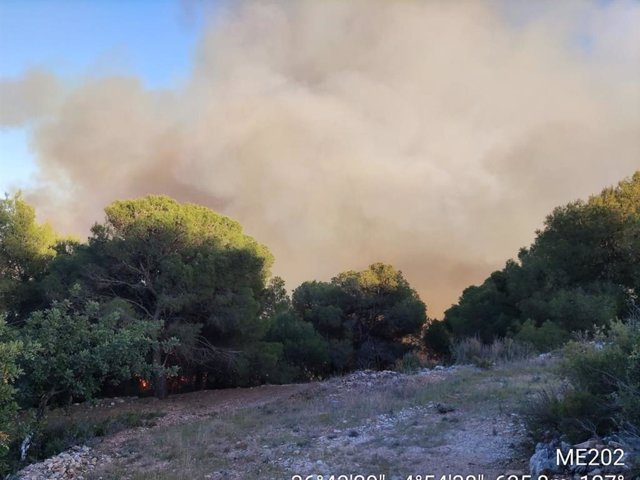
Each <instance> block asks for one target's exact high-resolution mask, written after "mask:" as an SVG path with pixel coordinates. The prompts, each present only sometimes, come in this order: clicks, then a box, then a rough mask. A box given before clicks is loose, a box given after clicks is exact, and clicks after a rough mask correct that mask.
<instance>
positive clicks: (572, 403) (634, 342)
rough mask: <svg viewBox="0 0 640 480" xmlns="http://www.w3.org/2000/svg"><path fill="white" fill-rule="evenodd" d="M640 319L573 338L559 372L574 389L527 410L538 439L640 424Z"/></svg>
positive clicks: (572, 436) (625, 428)
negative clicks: (552, 434)
mask: <svg viewBox="0 0 640 480" xmlns="http://www.w3.org/2000/svg"><path fill="white" fill-rule="evenodd" d="M639 327H640V324H639V323H638V322H637V321H636V320H634V319H630V320H629V321H627V322H622V321H619V320H616V321H613V322H611V324H610V325H609V327H608V328H607V329H606V330H605V329H599V330H598V331H597V332H596V334H595V336H594V338H593V339H591V340H588V339H585V338H583V339H581V340H574V341H571V342H569V343H568V344H567V345H566V346H565V348H564V350H563V353H564V360H563V361H562V363H561V364H560V373H561V374H562V375H563V376H564V377H565V378H566V379H567V380H568V382H569V388H568V389H567V390H566V391H564V392H562V393H560V394H555V395H553V396H551V395H548V394H545V395H542V396H541V398H538V399H537V401H536V402H534V404H533V405H532V406H530V408H529V411H528V412H527V413H526V414H525V416H526V417H527V418H528V421H527V424H528V428H529V431H530V432H531V434H532V435H533V437H534V438H536V437H540V434H541V431H551V432H555V433H557V434H559V435H564V436H566V437H567V438H568V439H569V440H572V441H580V440H584V439H586V438H589V437H590V436H593V435H599V436H603V435H610V434H612V433H615V432H621V431H638V428H640V402H638V398H640V375H638V372H639V370H638V368H639V352H640V328H639Z"/></svg>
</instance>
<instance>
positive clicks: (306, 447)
mask: <svg viewBox="0 0 640 480" xmlns="http://www.w3.org/2000/svg"><path fill="white" fill-rule="evenodd" d="M549 367H550V365H549V360H548V359H546V358H544V357H542V358H536V359H533V360H529V361H524V362H518V363H514V364H509V365H503V366H498V367H495V368H493V369H490V370H481V369H478V368H475V367H470V366H462V367H460V366H456V367H450V368H442V367H437V368H436V369H432V370H427V369H425V370H421V371H419V372H418V373H414V374H401V373H397V372H356V373H353V374H351V375H348V376H346V377H336V378H333V379H330V380H327V381H325V382H316V383H308V384H298V385H283V386H275V385H267V386H262V387H256V388H248V389H227V390H217V391H203V392H196V393H191V394H183V395H176V396H172V397H170V398H169V399H168V400H166V401H163V402H160V401H157V400H155V399H125V400H124V401H123V400H115V401H113V402H109V401H103V402H102V403H101V404H99V406H96V407H94V408H89V407H88V406H86V405H83V406H76V407H74V409H75V410H74V411H73V412H72V415H73V418H74V419H75V420H77V419H78V418H83V417H85V418H87V416H89V417H92V418H97V417H102V416H104V417H109V416H118V415H122V414H123V413H128V414H133V413H135V414H138V415H147V416H152V415H151V414H156V415H157V417H156V419H155V420H154V425H153V426H148V427H139V428H134V429H129V430H125V431H122V432H119V433H117V434H115V435H111V436H107V437H105V438H103V439H102V440H101V441H98V442H96V443H95V445H93V446H92V449H91V450H87V451H85V452H82V451H80V450H78V451H76V452H75V453H72V454H71V455H68V456H67V460H66V461H65V460H64V459H60V457H58V459H57V460H56V459H54V460H49V461H48V463H47V462H44V463H42V464H38V465H34V466H31V467H29V468H28V469H27V471H26V472H24V474H23V477H22V478H25V479H27V478H28V479H34V480H35V479H40V478H65V479H79V478H85V479H103V480H107V479H132V480H133V479H136V480H142V479H158V480H159V479H162V480H168V479H185V478H189V479H192V478H193V479H195V478H204V479H222V478H226V479H241V478H261V479H270V478H273V479H283V478H291V477H292V476H293V475H296V474H300V475H309V474H322V475H330V474H335V475H338V474H354V475H355V474H367V475H370V474H375V475H380V474H385V476H386V477H385V478H387V479H393V478H405V477H406V476H407V475H410V474H415V475H418V474H421V475H425V474H429V473H430V474H479V473H483V474H485V476H488V477H491V476H494V475H499V474H502V473H505V472H507V471H524V470H526V469H527V467H526V465H527V462H528V456H529V455H530V453H531V446H530V445H527V444H526V438H525V435H524V430H523V428H522V424H521V421H520V418H519V413H518V412H519V411H520V410H521V408H522V406H523V405H524V404H526V403H527V401H528V399H530V398H531V397H532V395H534V394H535V392H536V391H538V390H540V389H541V388H542V387H544V386H549V385H550V384H552V383H554V382H556V380H555V379H554V377H553V375H552V374H551V373H550V368H549ZM120 402H122V403H120ZM59 415H62V413H61V412H58V415H52V418H54V419H55V418H56V417H58V420H59V419H60V418H59ZM74 455H75V456H76V457H78V458H81V459H82V458H84V459H86V462H85V465H84V466H83V465H81V464H82V463H83V462H82V461H78V462H77V463H78V465H77V466H76V467H73V468H69V469H67V470H66V471H65V465H68V464H70V463H71V459H72V458H73V457H74ZM89 465H90V467H89ZM28 472H30V473H28ZM39 472H40V473H39ZM56 475H58V476H56Z"/></svg>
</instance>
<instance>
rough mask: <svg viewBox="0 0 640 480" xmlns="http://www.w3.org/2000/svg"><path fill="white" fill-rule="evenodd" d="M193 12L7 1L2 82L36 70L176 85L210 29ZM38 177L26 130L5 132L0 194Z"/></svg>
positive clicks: (159, 5)
mask: <svg viewBox="0 0 640 480" xmlns="http://www.w3.org/2000/svg"><path fill="white" fill-rule="evenodd" d="M192 5H193V6H194V7H198V4H195V3H193V4H192ZM187 10H188V9H186V8H185V3H184V2H181V1H180V0H177V1H169V0H133V1H125V0H111V1H107V0H101V1H81V0H58V1H51V0H0V78H16V77H19V76H20V75H22V74H23V73H24V72H25V71H27V70H28V69H30V68H35V67H37V68H44V69H46V70H49V71H51V72H53V73H54V74H55V75H56V76H58V77H59V78H61V79H62V80H63V81H65V82H66V81H69V82H73V81H74V80H77V79H79V78H83V77H89V76H102V75H105V74H117V73H123V74H127V75H135V76H137V77H138V78H140V79H141V80H142V81H143V82H144V83H145V85H146V86H147V87H149V88H169V87H172V86H175V85H177V84H179V83H180V82H181V81H182V80H183V79H184V78H186V77H187V75H188V73H189V71H190V68H191V64H192V56H193V54H194V47H195V44H196V42H197V39H198V38H199V35H200V33H201V31H202V29H203V23H204V22H203V20H202V19H203V16H202V15H199V14H197V13H198V12H196V13H194V14H193V15H190V14H189V13H188V11H187ZM196 10H198V8H196ZM0 108H2V105H0ZM35 170H36V167H35V164H34V159H33V155H32V154H31V152H30V150H29V144H28V135H27V130H26V129H25V128H0V193H2V192H4V191H7V190H9V189H11V188H12V187H13V186H15V185H17V184H23V185H24V184H25V182H26V181H28V178H29V177H30V175H31V174H33V173H34V172H35Z"/></svg>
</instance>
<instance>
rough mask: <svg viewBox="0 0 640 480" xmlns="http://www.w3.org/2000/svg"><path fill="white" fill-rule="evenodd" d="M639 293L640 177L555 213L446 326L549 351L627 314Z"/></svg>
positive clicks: (469, 293)
mask: <svg viewBox="0 0 640 480" xmlns="http://www.w3.org/2000/svg"><path fill="white" fill-rule="evenodd" d="M638 292H640V171H638V172H636V173H635V174H634V176H633V177H632V178H631V179H629V180H625V181H622V182H620V184H619V185H618V186H617V187H615V188H608V189H605V190H603V191H602V193H601V194H600V195H596V196H593V197H591V198H590V199H589V200H588V201H586V202H582V201H577V202H574V203H570V204H568V205H566V206H564V207H559V208H556V209H555V210H554V211H553V213H552V214H551V215H549V216H548V217H547V219H546V221H545V225H544V228H543V229H542V230H541V231H538V232H537V236H536V239H535V241H534V242H533V244H532V245H531V246H530V247H529V248H524V249H522V250H521V251H520V253H519V255H518V261H513V260H510V261H509V262H507V264H506V266H505V267H504V268H503V269H502V270H500V271H497V272H494V273H492V274H491V275H490V276H489V278H487V279H486V280H485V281H484V283H482V284H481V285H480V286H472V287H469V288H467V289H466V290H465V291H464V292H463V294H462V296H461V297H460V300H459V302H458V304H457V305H454V306H453V307H451V308H450V309H449V310H447V311H446V312H445V317H444V325H445V326H446V327H447V329H448V331H449V332H450V333H451V334H452V335H453V336H454V337H456V338H463V337H467V336H479V337H480V339H481V340H482V341H483V342H486V343H489V342H491V341H492V340H493V339H494V338H500V337H504V336H513V335H518V333H519V332H520V333H519V335H520V338H522V339H523V340H526V341H529V342H531V343H533V344H535V345H536V346H537V347H539V348H540V349H542V350H548V349H550V348H553V347H554V346H555V345H554V344H555V343H559V342H555V339H556V338H563V339H566V338H567V337H568V335H569V333H571V332H573V331H579V330H592V329H593V328H594V327H596V326H600V325H605V324H606V323H607V322H608V321H609V319H611V318H616V317H623V316H625V315H626V314H627V313H628V307H629V302H630V301H632V300H633V299H634V298H636V296H637V295H638ZM549 322H550V323H549ZM434 328H436V327H434ZM555 334H558V336H557V337H556V335H555ZM549 341H551V342H550V343H549Z"/></svg>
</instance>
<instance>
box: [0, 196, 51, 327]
mask: <svg viewBox="0 0 640 480" xmlns="http://www.w3.org/2000/svg"><path fill="white" fill-rule="evenodd" d="M58 240H59V239H58V237H57V235H56V234H55V232H54V230H53V228H51V226H50V225H49V224H46V223H45V224H39V223H37V221H36V214H35V210H34V209H33V207H32V206H31V205H29V204H28V203H26V202H25V201H24V199H23V198H22V196H21V195H20V194H16V195H14V196H13V197H9V196H6V197H5V198H4V199H3V200H0V313H2V312H4V313H5V314H6V315H7V319H8V321H9V322H10V323H14V322H16V321H17V320H18V319H19V318H20V317H21V316H22V315H23V314H24V313H25V312H26V311H27V310H29V309H32V308H34V305H39V291H38V283H37V281H38V280H40V279H42V277H43V276H44V274H45V273H46V268H47V266H48V264H49V262H50V261H51V259H52V258H53V257H54V256H55V254H56V249H55V247H56V244H57V242H58Z"/></svg>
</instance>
